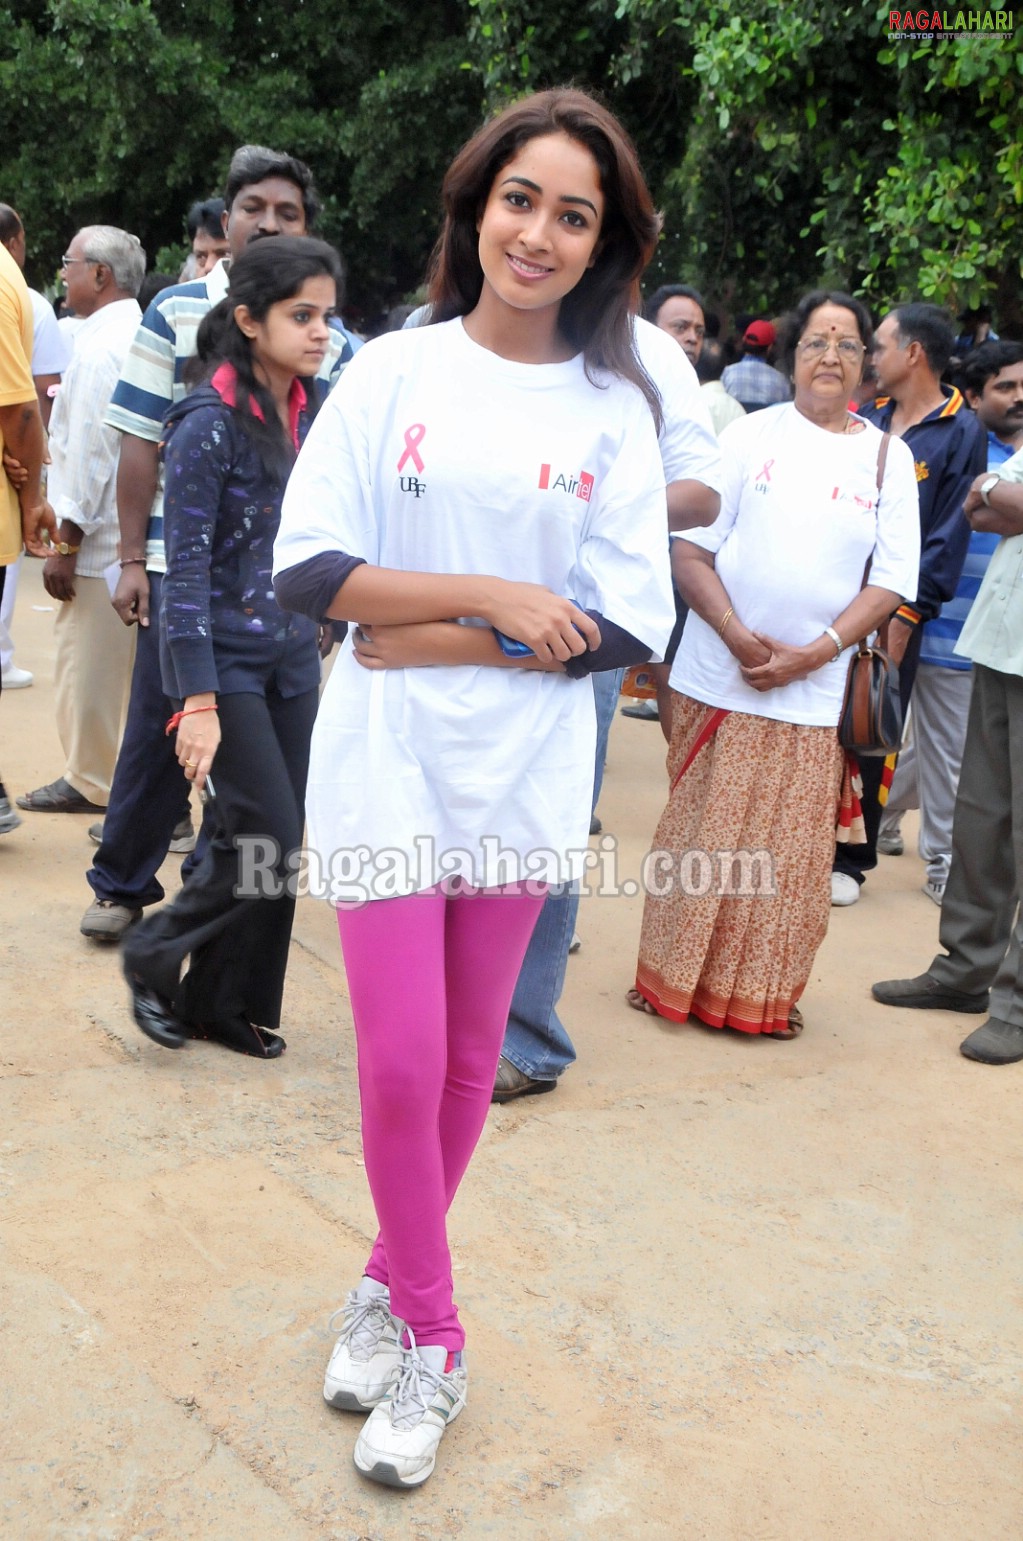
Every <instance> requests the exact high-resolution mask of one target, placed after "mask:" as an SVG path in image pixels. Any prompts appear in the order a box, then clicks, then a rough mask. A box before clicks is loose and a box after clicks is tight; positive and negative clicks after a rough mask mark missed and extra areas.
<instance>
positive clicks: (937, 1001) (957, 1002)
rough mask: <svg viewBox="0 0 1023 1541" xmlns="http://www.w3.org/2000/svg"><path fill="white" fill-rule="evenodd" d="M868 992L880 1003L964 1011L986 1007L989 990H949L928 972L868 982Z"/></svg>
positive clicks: (917, 1008)
mask: <svg viewBox="0 0 1023 1541" xmlns="http://www.w3.org/2000/svg"><path fill="white" fill-rule="evenodd" d="M870 993H871V995H872V996H873V997H874V999H875V1001H880V1002H881V1004H882V1006H909V1007H912V1008H914V1009H916V1010H919V1011H966V1012H972V1011H976V1012H982V1011H987V1008H988V1000H989V996H988V992H987V990H983V991H982V992H981V993H980V994H979V995H967V993H966V991H965V990H952V989H950V988H949V986H948V985H943V984H939V983H938V981H937V980H936V979H935V978H933V977H932V975H930V974H918V975H917V976H916V978H915V979H882V980H881V982H880V983H879V984H876V985H871V987H870Z"/></svg>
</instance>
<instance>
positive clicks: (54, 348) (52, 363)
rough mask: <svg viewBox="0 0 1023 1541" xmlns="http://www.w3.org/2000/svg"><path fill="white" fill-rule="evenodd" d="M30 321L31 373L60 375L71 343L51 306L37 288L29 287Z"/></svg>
mask: <svg viewBox="0 0 1023 1541" xmlns="http://www.w3.org/2000/svg"><path fill="white" fill-rule="evenodd" d="M28 297H29V299H30V300H31V301H32V321H33V324H34V326H35V332H34V335H33V338H32V373H33V375H62V374H63V373H64V371H65V369H66V368H67V366H68V363H69V361H70V359H71V343H70V341H69V339H68V338H67V336H66V335H65V334H64V333H63V332H62V331H61V329H60V325H59V323H58V321H57V317H56V316H55V315H54V313H53V306H52V305H51V304H50V302H49V300H47V299H46V298H45V297H44V296H43V295H41V294H40V293H39V291H38V290H37V289H30V290H29V291H28Z"/></svg>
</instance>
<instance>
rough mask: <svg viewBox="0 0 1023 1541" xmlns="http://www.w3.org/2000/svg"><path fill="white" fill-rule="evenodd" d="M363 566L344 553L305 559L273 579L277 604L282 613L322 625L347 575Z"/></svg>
mask: <svg viewBox="0 0 1023 1541" xmlns="http://www.w3.org/2000/svg"><path fill="white" fill-rule="evenodd" d="M365 565H366V559H365V557H361V556H349V555H348V553H347V551H321V552H320V553H319V554H318V555H317V556H311V557H307V558H306V560H305V561H304V562H298V563H296V565H295V566H294V567H288V568H286V569H285V571H284V572H282V573H278V574H277V576H276V578H275V579H274V594H275V595H276V597H277V603H278V604H279V605H280V607H281V609H282V610H293V611H294V612H295V614H296V615H307V616H309V618H310V620H313V621H317V622H320V623H322V622H325V621H326V620H327V611H328V610H329V609H330V607H331V605H332V604H333V602H334V595H335V594H336V593H337V591H338V589H339V588H340V587H341V585H342V584H343V583H344V581H345V579H346V578H347V577H348V575H349V573H352V572H354V571H355V569H356V568H357V567H364V566H365ZM331 624H332V625H334V626H339V627H340V626H343V625H344V622H343V621H333V622H331Z"/></svg>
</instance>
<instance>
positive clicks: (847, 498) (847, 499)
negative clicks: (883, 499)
mask: <svg viewBox="0 0 1023 1541" xmlns="http://www.w3.org/2000/svg"><path fill="white" fill-rule="evenodd" d="M831 501H832V503H853V504H855V506H856V507H857V508H862V509H863V512H864V513H866V514H872V513H873V512H874V510H875V509H876V507H877V498H876V497H873V498H864V497H861V496H860V494H859V493H858V492H846V491H845V490H844V489H843V488H842V487H834V488H832V491H831Z"/></svg>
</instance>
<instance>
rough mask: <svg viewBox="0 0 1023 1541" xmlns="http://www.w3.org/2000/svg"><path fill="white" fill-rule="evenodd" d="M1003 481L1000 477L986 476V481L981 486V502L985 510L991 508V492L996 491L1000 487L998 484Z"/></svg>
mask: <svg viewBox="0 0 1023 1541" xmlns="http://www.w3.org/2000/svg"><path fill="white" fill-rule="evenodd" d="M1001 479H1002V478H1001V477H1000V476H985V478H984V480H983V481H982V482H981V484H980V501H981V502H982V503H983V505H984V507H985V508H990V507H991V503H990V500H989V498H988V493H989V492H993V491H994V490H995V488H996V487H997V486H998V483H999V482H1000V481H1001Z"/></svg>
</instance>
